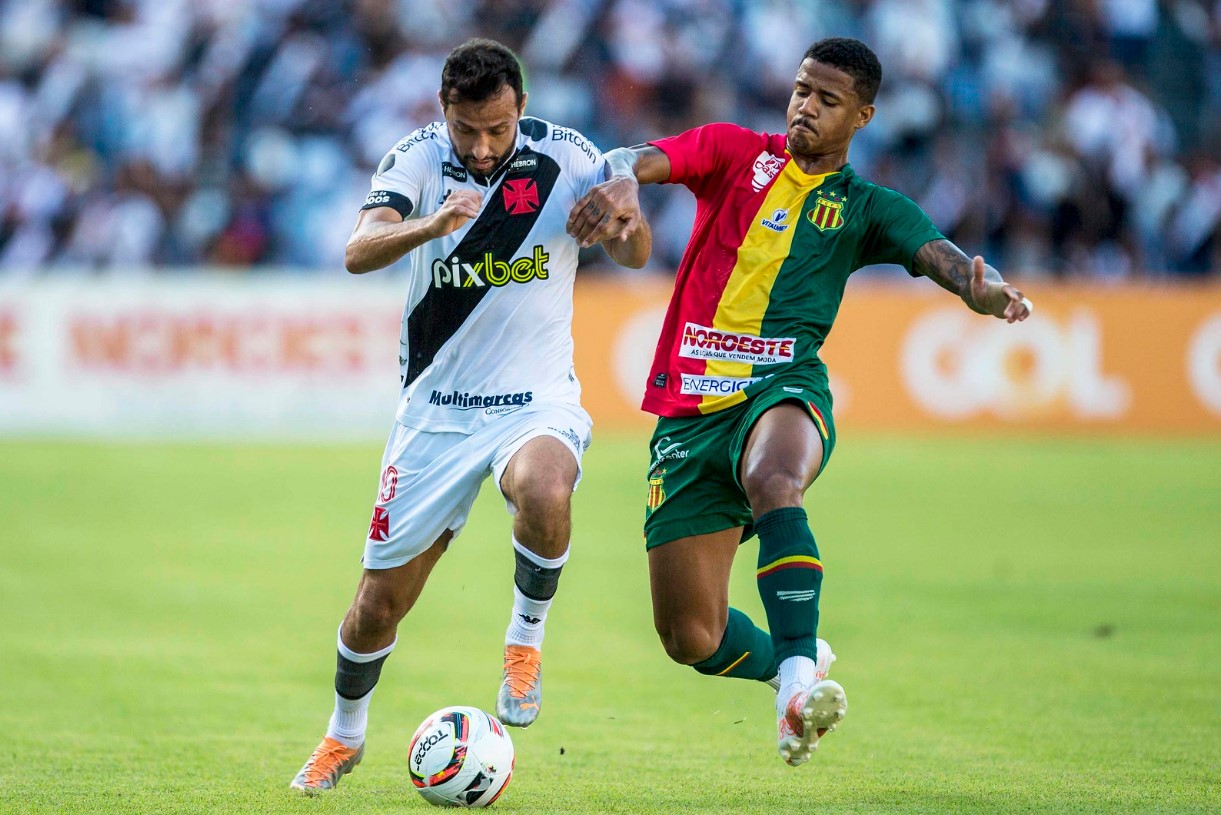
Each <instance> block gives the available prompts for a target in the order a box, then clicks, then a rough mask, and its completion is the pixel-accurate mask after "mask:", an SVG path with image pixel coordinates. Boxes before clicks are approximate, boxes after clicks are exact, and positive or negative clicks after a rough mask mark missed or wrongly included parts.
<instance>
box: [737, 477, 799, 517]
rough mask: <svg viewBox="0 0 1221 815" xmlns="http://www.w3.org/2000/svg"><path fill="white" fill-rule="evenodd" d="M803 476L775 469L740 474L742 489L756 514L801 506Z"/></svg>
mask: <svg viewBox="0 0 1221 815" xmlns="http://www.w3.org/2000/svg"><path fill="white" fill-rule="evenodd" d="M805 480H806V479H805V474H804V473H799V472H797V471H795V470H790V469H787V468H782V467H781V468H777V467H757V468H752V469H750V470H747V471H746V472H744V473H743V474H742V489H743V490H744V491H745V492H746V500H748V501H749V502H750V505H751V507H752V508H753V509H754V510H755V512H756V514H759V513H761V512H767V511H770V510H771V509H775V508H778V507H785V506H801V498H802V494H803V493H804V492H805Z"/></svg>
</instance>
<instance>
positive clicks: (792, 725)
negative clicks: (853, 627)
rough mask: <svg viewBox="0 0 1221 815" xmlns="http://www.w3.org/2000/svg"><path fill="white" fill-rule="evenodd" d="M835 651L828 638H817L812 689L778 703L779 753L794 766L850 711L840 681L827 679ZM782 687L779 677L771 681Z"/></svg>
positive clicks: (805, 759) (812, 750) (804, 760)
mask: <svg viewBox="0 0 1221 815" xmlns="http://www.w3.org/2000/svg"><path fill="white" fill-rule="evenodd" d="M834 662H835V653H834V652H833V651H832V650H831V646H830V645H828V644H827V641H826V640H821V639H820V640H818V656H817V659H816V660H815V663H814V665H815V668H814V684H813V685H812V686H810V688H809V690H801V691H798V692H797V693H794V694H793V695H792V696H791V697H790V698H789V699H788V701H787V702H786V703H785V705H784V708H783V710H780V709H779V706H778V705H777V708H778V709H777V714H776V720H777V722H776V729H777V734H778V735H777V747H778V749H779V750H780V757H781V758H783V759H784V760H785V762H786V763H787V764H789V765H790V766H793V767H797V766H800V765H802V764H804V763H806V762H807V761H809V759H810V753H812V752H814V751H815V750H817V749H818V742H819V740H820V739H821V738H822V737H823V736H825V735H826V734H827V733H830V732H831V731H832V730H834V729H835V727H836V725H838V724H839V722H841V721H842V720H843V718H844V715H845V714H846V713H847V712H848V698H847V696H846V695H845V694H844V689H843V688H842V687H841V686H840V684H839V683H838V682H834V681H832V680H830V679H827V674H828V673H829V672H830V670H831V665H832V663H834ZM767 684H769V685H771V686H772V687H773V688H774V689H776V690H777V691H779V690H780V677H779V676H776V677H774V678H773V679H771V680H769V681H768V683H767Z"/></svg>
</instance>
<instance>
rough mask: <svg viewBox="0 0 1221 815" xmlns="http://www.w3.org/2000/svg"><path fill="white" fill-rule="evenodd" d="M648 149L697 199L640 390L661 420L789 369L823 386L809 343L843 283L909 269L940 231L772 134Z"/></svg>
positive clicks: (846, 169)
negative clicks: (887, 267)
mask: <svg viewBox="0 0 1221 815" xmlns="http://www.w3.org/2000/svg"><path fill="white" fill-rule="evenodd" d="M651 144H653V145H655V146H656V147H658V148H659V149H661V150H662V151H663V152H664V153H665V154H666V156H667V157H669V159H670V178H669V183H675V184H683V185H685V186H686V187H687V188H688V189H690V190H691V191H692V192H693V193H694V194H695V197H696V202H697V208H696V216H695V225H694V227H693V228H692V231H691V238H690V240H689V242H688V243H687V249H686V252H685V253H684V255H683V259H682V262H681V263H680V264H679V267H678V276H677V279H676V280H675V284H674V295H673V297H672V298H671V300H670V307H669V309H668V311H667V312H666V319H665V323H664V325H663V327H662V331H661V337H660V339H659V340H658V343H657V353H656V356H655V357H654V360H653V367H652V370H651V371H650V373H649V381H648V384H647V386H646V389H645V396H644V403H643V407H644V409H645V410H647V411H649V412H651V413H656V414H658V415H660V416H692V415H699V414H702V413H712V412H714V411H717V410H722V409H724V408H727V407H730V406H731V405H735V404H739V403H741V402H743V401H745V400H746V399H748V398H750V397H751V396H752V395H753V393H754V392H756V391H757V390H758V389H759V388H761V387H766V386H768V385H767V384H764V380H766V382H767V383H769V384H775V383H776V382H777V381H781V380H783V379H786V378H788V376H789V375H790V374H793V375H796V376H800V377H802V379H803V381H804V382H806V383H809V382H810V381H811V378H812V377H813V378H814V379H815V380H817V381H818V382H819V383H821V384H823V385H824V386H825V384H826V368H825V366H824V365H823V363H822V360H820V359H819V358H818V349H819V348H821V347H822V343H823V341H824V340H825V339H826V337H827V333H828V332H829V331H830V330H831V324H832V323H833V322H834V320H835V315H836V313H837V312H838V311H839V304H840V301H841V300H842V299H843V295H844V286H845V285H846V283H847V281H848V276H849V275H850V274H851V273H852V272H854V271H856V270H857V269H859V268H861V267H862V266H868V265H870V264H874V263H899V264H902V265H903V266H905V267H906V268H907V269H908V271H909V272H910V271H911V262H912V257H913V256H914V255H915V253H916V250H918V249H919V248H920V247H921V246H923V245H924V244H925V243H927V242H928V241H931V240H936V239H938V238H941V237H942V236H941V234H940V233H939V232H938V231H937V230H936V229H935V228H934V227H933V224H932V223H931V222H930V221H929V219H928V216H927V215H925V214H924V212H923V211H922V210H921V209H920V208H919V207H918V206H916V204H915V203H913V202H912V201H911V200H910V199H908V198H906V197H905V196H903V195H901V194H900V193H898V192H895V191H894V190H891V189H888V188H886V187H880V186H878V185H876V184H872V183H870V182H868V181H865V180H863V179H861V178H860V177H858V176H857V175H856V174H855V173H854V172H853V171H852V167H851V166H850V165H844V166H843V167H842V168H841V169H840V170H839V171H838V172H834V173H826V174H823V175H807V174H806V173H805V172H803V171H802V170H801V168H800V167H798V166H797V163H796V162H795V161H793V160H792V156H791V155H790V154H789V153H788V151H787V150H786V149H785V137H784V136H783V135H775V134H767V133H755V132H753V131H750V130H747V129H745V128H742V127H739V126H737V125H732V124H710V125H705V126H704V127H698V128H695V129H694V130H689V131H687V132H686V133H682V134H679V135H677V136H673V137H671V138H668V139H661V140H658V141H655V142H651Z"/></svg>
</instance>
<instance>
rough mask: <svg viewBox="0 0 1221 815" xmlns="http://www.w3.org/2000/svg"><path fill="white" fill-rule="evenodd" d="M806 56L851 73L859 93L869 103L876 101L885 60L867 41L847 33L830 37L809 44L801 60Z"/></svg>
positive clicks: (849, 74)
mask: <svg viewBox="0 0 1221 815" xmlns="http://www.w3.org/2000/svg"><path fill="white" fill-rule="evenodd" d="M807 59H812V60H814V61H815V62H821V63H822V64H823V65H830V66H831V67H832V68H837V69H839V70H841V71H843V72H844V73H846V74H847V75H848V76H850V77H852V83H853V85H854V87H855V89H856V95H857V96H858V97H860V100H861V101H862V102H864V103H865V104H866V105H872V104H873V100H874V97H876V96H877V95H878V86H879V85H881V84H882V63H880V62H878V55H877V54H875V53H873V51H871V50H870V48H869V46H868V45H865V43H863V42H861V41H860V40H853V39H849V38H848V37H828V38H827V39H825V40H819V41H818V42H816V43H814V44H813V45H811V46H810V49H809V50H808V51H806V55H805V56H804V57H802V61H803V62H804V61H805V60H807Z"/></svg>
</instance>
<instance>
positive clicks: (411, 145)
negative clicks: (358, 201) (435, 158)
mask: <svg viewBox="0 0 1221 815" xmlns="http://www.w3.org/2000/svg"><path fill="white" fill-rule="evenodd" d="M427 133H428V128H421V129H420V130H417V131H415V132H414V133H412V134H411V135H410V136H408V137H407V138H405V139H403V140H402V141H401V142H399V143H398V144H397V145H395V146H394V148H393V149H392V150H390V152H389V153H387V154H386V156H385V158H383V159H382V161H381V164H379V165H377V172H376V173H374V174H373V179H372V181H371V182H370V190H369V194H368V196H366V197H365V203H364V204H363V205H362V206H361V209H376V208H377V207H390V208H391V209H393V210H394V211H395V212H397V213H398V214H399V215H401V216H403V220H407V219H408V218H410V217H411V216H412V214H417V215H418V212H419V205H420V193H421V190H423V189H424V185H425V184H426V183H427V181H428V174H429V172H430V171H431V169H432V166H433V163H432V162H430V161H429V156H428V153H429V145H428V142H427V141H426V140H425V139H426V137H427Z"/></svg>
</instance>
